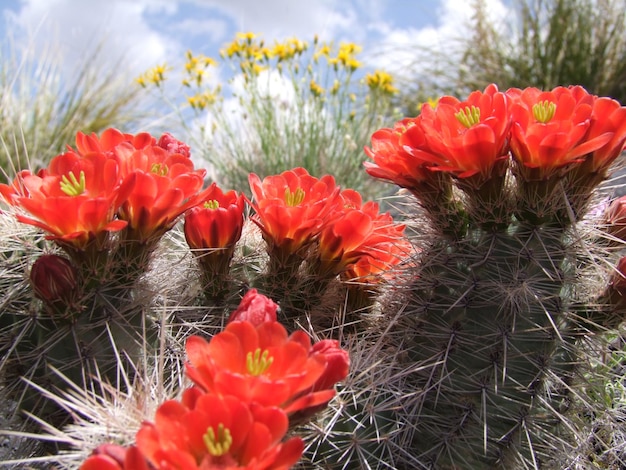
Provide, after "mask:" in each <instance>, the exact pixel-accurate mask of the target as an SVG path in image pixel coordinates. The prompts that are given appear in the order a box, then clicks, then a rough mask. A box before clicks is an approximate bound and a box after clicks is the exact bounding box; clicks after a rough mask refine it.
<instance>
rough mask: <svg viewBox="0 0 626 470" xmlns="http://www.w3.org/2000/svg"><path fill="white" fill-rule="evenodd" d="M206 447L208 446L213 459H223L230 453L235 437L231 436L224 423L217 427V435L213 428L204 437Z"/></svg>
mask: <svg viewBox="0 0 626 470" xmlns="http://www.w3.org/2000/svg"><path fill="white" fill-rule="evenodd" d="M202 440H203V441H204V445H205V446H206V448H207V450H208V451H209V454H211V455H212V456H213V457H221V456H222V455H224V454H226V453H228V451H229V450H230V446H231V445H232V444H233V437H232V436H231V434H230V429H228V428H227V427H224V425H223V424H222V423H220V424H218V425H217V435H216V434H215V431H214V430H213V428H208V429H207V430H206V434H205V435H204V436H202Z"/></svg>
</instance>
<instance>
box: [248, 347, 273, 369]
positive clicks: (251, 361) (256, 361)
mask: <svg viewBox="0 0 626 470" xmlns="http://www.w3.org/2000/svg"><path fill="white" fill-rule="evenodd" d="M269 355H270V353H269V351H268V350H267V349H266V350H265V351H263V353H261V348H256V350H255V351H254V354H253V353H252V352H249V353H248V354H247V355H246V369H247V370H248V372H249V373H250V375H261V374H262V373H264V372H265V371H266V370H267V369H269V368H270V366H271V365H272V362H274V358H273V357H268V356H269Z"/></svg>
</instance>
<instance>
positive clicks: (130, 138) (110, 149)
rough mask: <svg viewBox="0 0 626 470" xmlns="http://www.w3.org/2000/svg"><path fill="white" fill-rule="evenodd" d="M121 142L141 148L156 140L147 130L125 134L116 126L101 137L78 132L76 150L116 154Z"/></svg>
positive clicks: (105, 131)
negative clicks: (135, 133) (115, 151)
mask: <svg viewBox="0 0 626 470" xmlns="http://www.w3.org/2000/svg"><path fill="white" fill-rule="evenodd" d="M121 144H126V145H128V146H129V147H132V148H133V149H141V148H144V147H147V146H151V145H155V144H156V140H155V138H154V137H152V136H151V135H150V134H148V133H147V132H141V133H139V134H137V135H132V134H124V133H122V132H121V131H119V130H117V129H115V128H109V129H106V130H104V131H103V132H102V134H101V135H100V137H98V136H97V135H96V134H95V133H92V134H90V135H87V134H84V133H82V132H78V133H77V134H76V152H77V153H79V154H80V155H86V154H88V153H94V152H95V153H104V154H106V155H109V156H111V155H113V154H114V150H115V149H116V148H117V147H118V146H119V145H121Z"/></svg>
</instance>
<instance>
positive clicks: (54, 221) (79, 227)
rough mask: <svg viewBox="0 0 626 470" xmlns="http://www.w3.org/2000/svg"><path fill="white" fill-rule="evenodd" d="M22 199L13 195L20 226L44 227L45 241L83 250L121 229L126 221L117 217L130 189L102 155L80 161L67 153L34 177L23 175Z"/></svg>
mask: <svg viewBox="0 0 626 470" xmlns="http://www.w3.org/2000/svg"><path fill="white" fill-rule="evenodd" d="M19 179H20V182H19V183H14V186H15V185H16V184H18V185H19V186H20V187H22V188H23V193H22V194H23V196H13V198H12V199H13V202H14V204H15V205H17V206H19V207H20V208H22V209H23V210H24V211H25V212H26V213H27V214H17V215H16V217H17V218H18V220H19V221H21V222H23V223H26V224H30V225H34V226H36V227H39V228H42V229H43V230H45V231H47V232H49V233H50V235H49V236H48V237H47V238H49V239H54V240H58V241H59V242H60V243H62V244H63V243H65V244H68V245H71V246H72V247H74V248H76V249H79V250H81V249H84V248H85V247H86V246H87V244H88V243H89V242H90V241H91V240H93V239H95V238H98V237H99V236H100V235H101V234H102V233H103V232H108V231H117V230H121V229H122V228H124V227H125V226H126V222H125V221H121V220H115V212H116V210H117V208H118V207H119V206H120V204H121V203H122V201H123V200H124V199H125V198H126V197H127V195H128V194H129V192H130V191H131V190H132V188H133V185H134V179H132V178H129V179H127V180H125V181H124V182H121V181H120V174H119V166H118V165H117V163H116V162H115V160H111V159H109V158H107V157H106V156H105V155H103V154H100V153H90V154H88V155H86V156H85V157H80V156H79V155H78V154H76V153H74V152H71V151H70V152H67V153H64V154H62V155H59V156H57V157H55V158H54V159H53V160H52V161H51V162H50V165H49V167H48V169H46V170H43V171H41V172H40V173H39V174H38V175H33V174H21V175H19Z"/></svg>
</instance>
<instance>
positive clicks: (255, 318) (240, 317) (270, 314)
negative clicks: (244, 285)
mask: <svg viewBox="0 0 626 470" xmlns="http://www.w3.org/2000/svg"><path fill="white" fill-rule="evenodd" d="M277 310H278V305H276V303H274V301H273V300H271V299H269V298H267V297H265V296H264V295H262V294H259V293H258V292H257V290H256V289H250V290H249V291H248V292H246V294H245V295H244V296H243V299H241V302H240V303H239V307H237V310H235V311H234V312H233V313H232V314H231V315H230V318H229V319H228V322H229V323H230V322H235V321H246V322H250V323H252V325H254V326H255V327H256V326H259V325H260V324H261V323H264V322H275V321H276V311H277Z"/></svg>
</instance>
